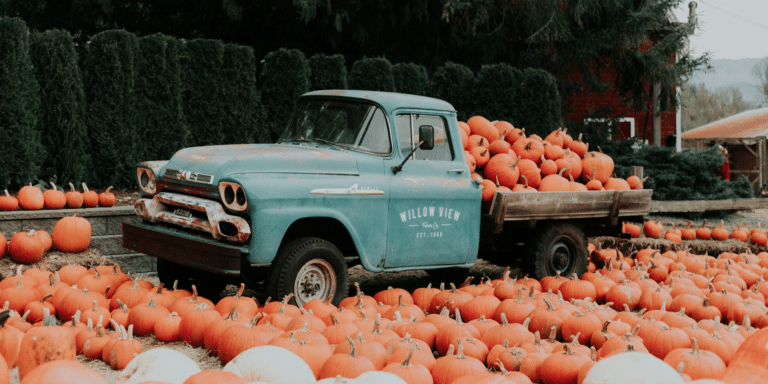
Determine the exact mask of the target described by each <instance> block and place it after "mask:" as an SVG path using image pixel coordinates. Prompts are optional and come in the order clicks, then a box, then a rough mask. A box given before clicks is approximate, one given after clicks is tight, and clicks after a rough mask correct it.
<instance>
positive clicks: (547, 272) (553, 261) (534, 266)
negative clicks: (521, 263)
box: [525, 223, 588, 279]
mask: <svg viewBox="0 0 768 384" xmlns="http://www.w3.org/2000/svg"><path fill="white" fill-rule="evenodd" d="M525 249H526V252H525V253H526V254H525V257H526V258H527V260H528V268H527V269H528V272H529V273H531V274H532V275H533V276H534V277H536V278H537V279H541V278H542V277H544V276H554V275H555V274H557V273H558V272H559V273H560V274H561V275H562V276H571V275H572V274H574V273H575V274H576V275H577V276H581V274H583V273H584V272H586V271H587V263H588V260H587V257H588V255H587V237H586V235H584V231H582V230H581V228H580V227H579V226H577V225H573V224H568V223H553V224H550V225H548V226H546V227H544V228H542V230H541V231H539V232H538V233H537V234H535V235H534V236H533V238H532V239H531V241H530V242H529V243H528V244H526V247H525Z"/></svg>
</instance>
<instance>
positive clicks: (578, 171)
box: [459, 116, 643, 201]
mask: <svg viewBox="0 0 768 384" xmlns="http://www.w3.org/2000/svg"><path fill="white" fill-rule="evenodd" d="M459 127H460V128H461V140H462V143H463V144H464V156H465V157H466V160H467V165H469V169H470V171H471V172H472V179H473V180H477V179H478V178H479V179H481V180H482V181H481V183H480V184H481V185H482V188H483V201H490V200H491V199H492V198H493V195H494V194H495V193H496V191H503V192H537V191H538V192H555V191H558V192H562V191H587V190H596V191H601V190H611V189H615V190H628V189H643V180H641V179H640V178H639V177H637V176H630V177H629V178H627V179H622V178H616V177H613V167H614V164H613V159H611V158H610V157H609V156H608V155H606V154H604V153H602V152H600V151H592V152H589V151H588V148H589V144H586V143H584V142H582V141H581V135H579V137H578V138H577V139H573V138H572V137H571V136H570V135H569V134H568V133H567V132H566V130H565V129H562V128H560V129H557V130H555V131H552V132H551V133H550V134H549V135H547V137H545V138H543V139H542V138H541V137H540V136H538V135H535V134H532V135H526V134H525V128H523V129H519V128H515V127H514V126H513V125H512V124H510V123H509V122H506V121H503V120H500V121H495V122H493V123H492V122H490V121H489V120H488V119H486V118H484V117H482V116H473V117H471V118H470V119H469V120H467V122H466V123H465V122H463V121H460V122H459ZM582 181H583V182H582Z"/></svg>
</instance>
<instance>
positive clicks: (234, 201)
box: [219, 181, 248, 212]
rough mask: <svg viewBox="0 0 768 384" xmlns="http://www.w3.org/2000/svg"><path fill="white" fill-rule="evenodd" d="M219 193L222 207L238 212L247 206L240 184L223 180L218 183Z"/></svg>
mask: <svg viewBox="0 0 768 384" xmlns="http://www.w3.org/2000/svg"><path fill="white" fill-rule="evenodd" d="M219 194H220V195H221V202H222V203H223V204H224V208H227V209H229V210H232V211H239V212H242V211H245V210H246V209H247V208H248V198H247V197H246V196H245V190H244V189H243V186H242V185H240V184H237V183H230V182H226V181H223V182H221V183H219Z"/></svg>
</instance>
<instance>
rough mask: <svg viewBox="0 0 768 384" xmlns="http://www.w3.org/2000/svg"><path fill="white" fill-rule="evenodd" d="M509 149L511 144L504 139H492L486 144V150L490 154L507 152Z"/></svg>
mask: <svg viewBox="0 0 768 384" xmlns="http://www.w3.org/2000/svg"><path fill="white" fill-rule="evenodd" d="M511 150H512V145H511V144H509V143H508V142H507V141H506V140H504V139H498V140H494V141H493V142H491V144H489V145H488V151H489V152H490V153H491V156H493V155H498V154H499V153H509V151H511Z"/></svg>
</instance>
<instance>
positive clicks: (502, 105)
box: [473, 63, 528, 132]
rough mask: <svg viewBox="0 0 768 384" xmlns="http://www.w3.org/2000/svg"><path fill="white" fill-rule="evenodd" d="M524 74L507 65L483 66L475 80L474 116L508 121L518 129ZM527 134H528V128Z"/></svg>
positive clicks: (519, 126)
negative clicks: (519, 99) (519, 95)
mask: <svg viewBox="0 0 768 384" xmlns="http://www.w3.org/2000/svg"><path fill="white" fill-rule="evenodd" d="M522 83H523V73H522V72H521V71H520V70H519V69H517V68H514V67H512V66H511V65H509V64H506V63H499V64H491V65H483V66H482V67H481V68H480V71H478V72H477V78H476V79H475V92H473V95H474V100H475V108H474V113H473V114H474V115H481V116H484V117H485V118H487V119H488V120H491V121H494V120H506V121H509V122H510V123H512V124H513V125H514V126H516V127H518V128H524V126H521V125H520V114H521V112H522V111H520V109H519V101H518V94H519V91H520V87H521V85H522ZM525 128H526V132H528V130H527V127H525Z"/></svg>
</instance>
